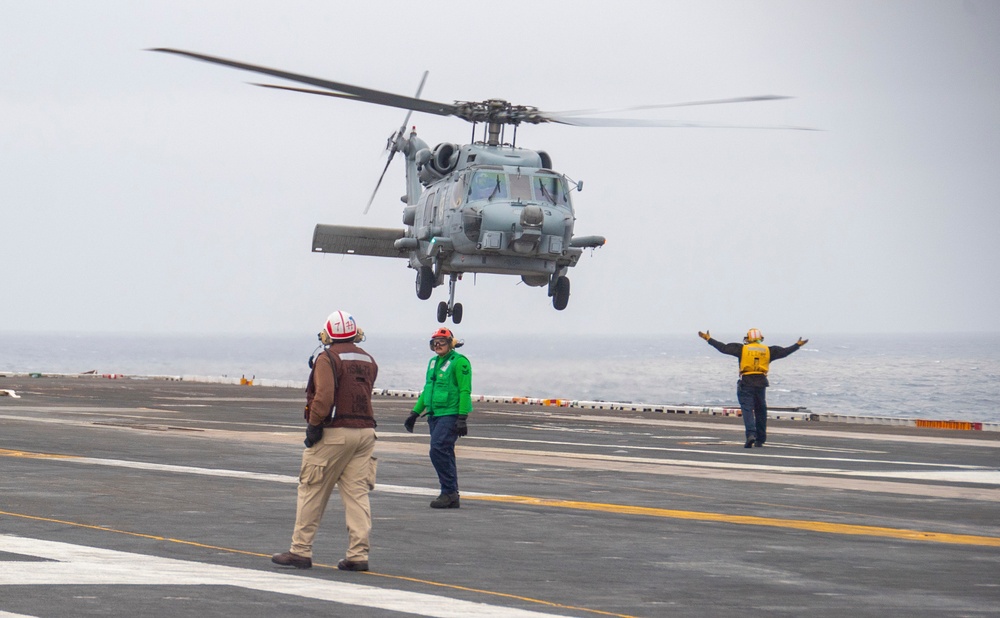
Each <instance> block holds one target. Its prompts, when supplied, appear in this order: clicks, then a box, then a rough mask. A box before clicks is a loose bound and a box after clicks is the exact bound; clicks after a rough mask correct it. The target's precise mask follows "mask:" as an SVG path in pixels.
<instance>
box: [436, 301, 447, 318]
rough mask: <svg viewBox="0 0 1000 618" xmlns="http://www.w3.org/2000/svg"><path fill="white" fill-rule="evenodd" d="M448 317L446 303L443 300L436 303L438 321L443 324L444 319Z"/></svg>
mask: <svg viewBox="0 0 1000 618" xmlns="http://www.w3.org/2000/svg"><path fill="white" fill-rule="evenodd" d="M447 319H448V303H446V302H444V301H443V300H442V301H441V302H439V303H438V322H440V323H442V324H444V321H445V320H447Z"/></svg>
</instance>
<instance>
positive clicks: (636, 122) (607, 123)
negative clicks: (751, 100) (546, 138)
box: [548, 114, 820, 131]
mask: <svg viewBox="0 0 1000 618" xmlns="http://www.w3.org/2000/svg"><path fill="white" fill-rule="evenodd" d="M548 119H549V122H556V123H559V124H567V125H572V126H575V127H668V128H682V129H685V128H706V129H785V130H792V131H819V130H820V129H813V128H810V127H792V126H764V125H737V124H719V123H711V122H688V121H686V120H645V119H639V118H577V117H562V116H554V115H552V114H549V115H548Z"/></svg>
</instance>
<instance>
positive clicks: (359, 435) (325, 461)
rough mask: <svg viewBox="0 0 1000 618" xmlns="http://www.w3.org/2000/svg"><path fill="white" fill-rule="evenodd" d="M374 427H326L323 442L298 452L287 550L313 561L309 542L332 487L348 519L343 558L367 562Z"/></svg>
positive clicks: (372, 480)
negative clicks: (296, 486)
mask: <svg viewBox="0 0 1000 618" xmlns="http://www.w3.org/2000/svg"><path fill="white" fill-rule="evenodd" d="M374 450H375V430H374V429H348V428H345V427H336V428H327V429H325V430H324V431H323V440H322V441H321V442H320V443H319V444H315V445H313V447H312V448H307V449H305V451H304V452H303V453H302V468H301V470H300V471H299V492H298V504H297V507H296V512H295V531H294V532H293V533H292V547H291V552H292V553H293V554H298V555H300V556H308V557H310V558H311V557H312V546H313V539H314V538H315V537H316V530H317V529H318V528H319V522H320V520H322V519H323V512H324V511H325V510H326V505H327V502H329V500H330V494H331V493H332V492H333V486H334V485H337V487H338V489H339V490H340V499H341V501H342V502H343V503H344V519H345V520H346V521H347V531H348V547H347V559H348V560H351V561H355V562H356V561H361V560H368V549H369V547H370V544H369V540H368V536H369V534H370V533H371V529H372V514H371V506H370V505H369V502H368V491H369V486H374V484H375V478H374V476H375V466H374V462H373V461H372V453H373V452H374Z"/></svg>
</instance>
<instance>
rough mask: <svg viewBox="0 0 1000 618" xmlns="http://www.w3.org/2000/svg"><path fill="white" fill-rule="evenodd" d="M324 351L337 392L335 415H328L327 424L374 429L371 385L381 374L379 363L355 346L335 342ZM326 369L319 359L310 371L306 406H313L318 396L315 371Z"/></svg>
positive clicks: (372, 385) (333, 408) (332, 413)
mask: <svg viewBox="0 0 1000 618" xmlns="http://www.w3.org/2000/svg"><path fill="white" fill-rule="evenodd" d="M323 354H324V355H325V356H326V357H327V359H328V360H329V361H330V364H331V365H332V367H333V378H334V383H335V385H336V390H335V391H334V400H335V405H334V406H333V407H332V408H331V410H330V414H331V415H332V418H330V417H327V420H326V421H324V423H323V425H324V426H325V427H351V428H365V427H371V428H374V427H375V425H376V423H375V412H374V410H373V409H372V388H373V387H374V384H375V378H376V377H377V376H378V364H377V363H376V362H375V359H374V358H372V357H371V355H369V354H368V353H367V352H365V351H364V350H362V349H361V348H359V347H358V346H356V345H354V344H353V343H350V344H336V345H333V346H330V347H329V348H327V349H326V350H325V351H324V352H323ZM317 369H320V370H322V371H325V370H326V363H322V366H321V364H320V363H319V362H317V363H316V364H315V365H314V366H313V370H312V373H310V374H309V382H308V384H307V385H306V402H307V407H308V406H311V405H312V401H313V399H314V398H315V396H316V383H315V374H316V370H317Z"/></svg>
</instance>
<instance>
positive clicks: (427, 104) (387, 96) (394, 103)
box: [149, 47, 456, 116]
mask: <svg viewBox="0 0 1000 618" xmlns="http://www.w3.org/2000/svg"><path fill="white" fill-rule="evenodd" d="M149 51H155V52H163V53H166V54H175V55H177V56H186V57H188V58H193V59H195V60H202V61H204V62H211V63H213V64H221V65H223V66H228V67H232V68H234V69H240V70H243V71H251V72H254V73H263V74H264V75H270V76H272V77H279V78H281V79H287V80H290V81H293V82H301V83H303V84H309V85H311V86H318V87H320V88H324V89H326V90H332V91H334V92H342V93H346V94H348V95H352V96H354V97H355V98H356V99H358V100H359V101H364V102H366V103H375V104H376V105H386V106H388V107H398V108H401V109H408V110H412V111H416V112H424V113H427V114H435V115H438V116H452V115H454V114H455V112H456V108H455V106H454V105H450V104H447V103H435V102H434V101H426V100H423V99H414V98H411V97H407V96H403V95H399V94H392V93H391V92H383V91H381V90H372V89H370V88H362V87H361V86H354V85H351V84H345V83H342V82H335V81H331V80H328V79H320V78H318V77H310V76H308V75H300V74H298V73H289V72H288V71H279V70H277V69H269V68H267V67H262V66H258V65H253V64H246V63H244V62H237V61H235V60H227V59H225V58H217V57H215V56H207V55H205V54H197V53H194V52H189V51H183V50H180V49H170V48H166V47H158V48H155V49H151V50H149ZM313 94H320V93H318V92H313Z"/></svg>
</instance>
